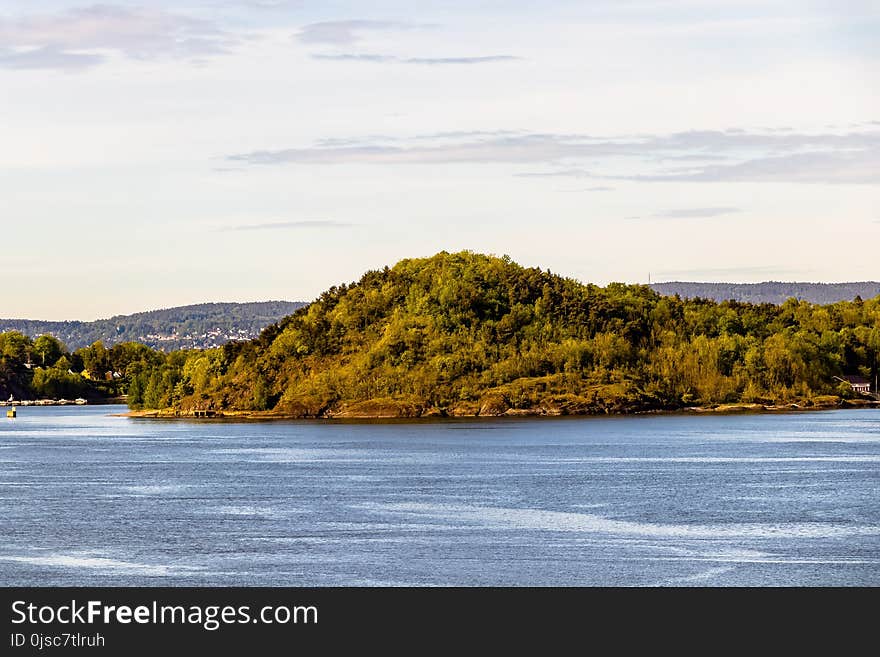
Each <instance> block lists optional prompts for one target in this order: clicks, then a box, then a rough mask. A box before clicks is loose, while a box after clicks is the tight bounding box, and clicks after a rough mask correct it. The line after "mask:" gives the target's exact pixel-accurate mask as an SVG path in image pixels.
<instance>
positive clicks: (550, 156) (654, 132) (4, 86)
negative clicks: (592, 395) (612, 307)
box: [0, 0, 880, 320]
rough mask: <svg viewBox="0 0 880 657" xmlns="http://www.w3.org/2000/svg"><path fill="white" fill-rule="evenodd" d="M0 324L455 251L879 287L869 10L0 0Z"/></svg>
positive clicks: (607, 272) (561, 264) (640, 270)
mask: <svg viewBox="0 0 880 657" xmlns="http://www.w3.org/2000/svg"><path fill="white" fill-rule="evenodd" d="M0 229H2V233H0V235H2V251H0V276H2V280H3V291H2V294H0V317H7V318H10V317H17V318H31V319H86V320H88V319H95V318H99V317H109V316H111V315H116V314H124V313H131V312H137V311H141V310H147V309H153V308H164V307H170V306H176V305H183V304H188V303H200V302H205V301H250V300H265V299H288V300H306V301H308V300H311V299H313V298H315V297H316V296H317V295H318V294H320V293H321V291H323V290H324V289H326V288H328V287H330V286H331V285H334V284H339V283H343V282H350V281H353V280H356V279H358V278H359V277H360V275H361V274H362V273H363V272H364V271H366V270H368V269H377V268H381V267H383V266H385V265H391V264H393V263H394V262H396V261H398V260H400V259H402V258H408V257H421V256H428V255H431V254H433V253H436V252H438V251H442V250H446V251H457V250H461V249H470V250H473V251H477V252H484V253H494V254H497V255H503V254H507V255H510V256H511V257H512V258H513V259H514V260H515V261H517V262H519V263H521V264H523V265H527V266H538V267H541V268H542V269H548V268H549V269H550V270H551V271H553V272H555V273H559V274H563V275H565V276H571V277H574V278H577V279H580V280H582V281H585V282H594V283H599V284H605V283H608V282H610V281H624V282H630V283H644V282H647V281H648V279H649V277H650V280H652V281H654V282H658V281H671V280H691V281H730V282H755V281H763V280H797V281H828V282H833V281H851V280H878V279H880V265H878V245H880V2H877V1H847V0H797V1H794V0H780V1H775V0H760V1H758V0H701V1H696V0H694V1H690V0H681V1H664V0H595V1H593V2H589V1H586V0H580V1H568V0H545V1H544V2H540V3H536V2H525V1H522V0H507V1H501V0H484V1H482V2H472V1H470V0H468V1H464V0H445V1H443V2H429V1H426V2H419V3H413V2H402V1H399V0H398V1H395V0H389V1H382V0H378V1H367V0H361V1H360V2H353V1H350V0H348V1H346V0H329V1H328V0H324V1H322V2H317V1H313V0H290V1H288V0H174V1H173V2H172V1H171V0H142V1H140V2H129V1H121V0H116V1H113V0H105V1H104V2H102V3H100V4H93V3H90V2H88V1H86V2H73V1H69V0H28V1H27V2H26V1H24V0H0Z"/></svg>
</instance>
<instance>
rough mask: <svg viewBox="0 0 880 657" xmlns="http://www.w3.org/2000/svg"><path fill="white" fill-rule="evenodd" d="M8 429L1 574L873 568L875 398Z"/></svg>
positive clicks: (651, 580) (618, 581) (34, 423)
mask: <svg viewBox="0 0 880 657" xmlns="http://www.w3.org/2000/svg"><path fill="white" fill-rule="evenodd" d="M122 411H124V409H123V408H121V407H107V406H95V407H73V408H71V407H55V408H52V407H43V408H22V409H19V416H18V418H17V419H15V420H6V419H5V418H3V421H2V423H0V584H2V585H268V586H271V585H594V584H598V585H701V586H702V585H709V586H716V585H718V586H727V585H875V586H876V585H880V495H878V489H880V410H858V411H832V412H823V413H795V414H785V415H733V416H698V417H691V416H649V417H629V418H570V419H569V418H565V419H502V420H494V419H480V420H466V421H446V422H424V423H384V424H380V423H374V424H370V423H365V424H344V423H331V422H285V423H239V424H231V423H221V422H202V423H198V422H175V421H150V420H133V419H128V418H120V417H111V416H110V415H109V414H110V413H119V412H122Z"/></svg>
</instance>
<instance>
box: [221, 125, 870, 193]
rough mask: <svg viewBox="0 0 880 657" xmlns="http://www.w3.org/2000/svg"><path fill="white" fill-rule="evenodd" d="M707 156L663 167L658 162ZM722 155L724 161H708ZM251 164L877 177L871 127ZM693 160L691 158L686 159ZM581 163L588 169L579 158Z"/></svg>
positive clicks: (414, 142)
mask: <svg viewBox="0 0 880 657" xmlns="http://www.w3.org/2000/svg"><path fill="white" fill-rule="evenodd" d="M681 156H707V157H703V158H702V159H704V160H705V161H704V162H698V161H697V160H695V161H694V163H693V164H689V165H687V166H675V167H670V166H668V165H666V164H664V163H663V160H664V159H668V158H672V157H681ZM720 156H723V157H725V158H727V160H726V161H725V163H723V164H718V163H714V162H713V161H712V160H713V158H717V157H720ZM228 158H229V159H230V160H231V161H238V162H247V163H250V164H264V165H269V164H285V163H291V164H377V165H378V164H459V163H506V164H532V165H535V164H544V165H549V166H553V167H556V168H555V169H551V170H548V171H526V172H520V173H517V174H515V175H519V176H522V177H535V178H538V177H574V178H591V179H598V180H629V181H636V182H793V183H824V184H831V183H848V184H873V183H877V182H880V131H877V130H863V131H854V132H846V133H833V132H827V133H818V134H809V133H788V132H787V133H785V134H780V133H778V132H773V133H768V132H757V131H746V130H743V131H735V132H731V131H718V130H716V131H687V132H678V133H672V134H656V135H650V134H648V135H621V136H611V137H597V136H592V135H585V134H553V133H512V132H506V133H492V132H486V133H477V134H473V135H468V134H464V135H461V136H459V137H456V136H448V137H442V136H439V135H431V136H426V135H417V136H415V137H411V138H409V139H402V138H399V137H395V138H386V137H381V136H372V137H369V138H364V139H361V140H357V139H348V140H346V141H345V142H344V143H338V144H334V143H332V142H327V141H324V142H319V143H317V144H316V145H314V146H311V147H300V148H281V149H270V150H261V151H252V152H246V153H238V154H233V155H230V156H228ZM692 159H693V158H692ZM585 161H588V162H589V163H590V170H589V171H588V170H585V169H583V168H580V167H579V166H577V165H579V164H581V163H583V162H585ZM573 165H574V166H573Z"/></svg>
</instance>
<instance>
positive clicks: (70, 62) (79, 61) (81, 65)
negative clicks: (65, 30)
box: [0, 46, 106, 71]
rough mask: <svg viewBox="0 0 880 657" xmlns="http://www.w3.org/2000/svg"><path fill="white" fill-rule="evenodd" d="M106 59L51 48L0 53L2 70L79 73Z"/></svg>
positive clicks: (90, 54)
mask: <svg viewBox="0 0 880 657" xmlns="http://www.w3.org/2000/svg"><path fill="white" fill-rule="evenodd" d="M105 59H106V58H105V57H104V56H103V55H97V54H92V53H79V52H65V51H63V50H58V49H57V48H53V47H51V46H44V47H42V48H31V49H28V50H12V51H6V52H0V68H11V69H21V70H27V69H57V70H65V71H79V70H83V69H87V68H91V67H93V66H97V65H98V64H100V63H101V62H103V61H104V60H105Z"/></svg>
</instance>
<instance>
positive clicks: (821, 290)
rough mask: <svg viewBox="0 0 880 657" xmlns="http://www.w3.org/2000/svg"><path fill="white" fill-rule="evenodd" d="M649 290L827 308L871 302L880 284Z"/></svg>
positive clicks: (656, 286)
mask: <svg viewBox="0 0 880 657" xmlns="http://www.w3.org/2000/svg"><path fill="white" fill-rule="evenodd" d="M651 289H652V290H654V291H655V292H659V293H660V294H663V295H667V296H675V295H678V296H681V297H685V298H688V299H694V298H701V299H712V300H714V301H745V302H748V303H775V304H782V303H785V302H786V301H788V300H789V299H798V300H801V301H809V302H810V303H818V304H822V305H827V304H830V303H837V302H838V301H852V300H853V299H855V298H856V297H861V298H862V299H871V298H873V297H876V296H877V295H878V294H880V282H877V281H863V282H860V283H788V282H782V281H767V282H764V283H686V282H680V281H676V282H670V283H653V284H652V285H651Z"/></svg>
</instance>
